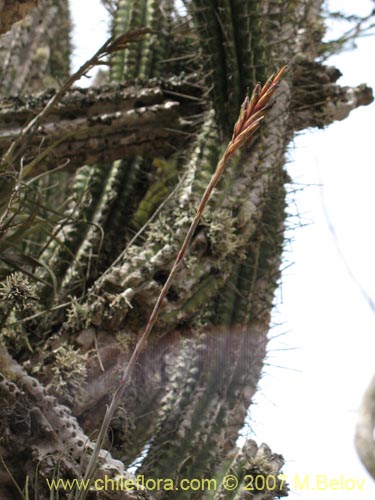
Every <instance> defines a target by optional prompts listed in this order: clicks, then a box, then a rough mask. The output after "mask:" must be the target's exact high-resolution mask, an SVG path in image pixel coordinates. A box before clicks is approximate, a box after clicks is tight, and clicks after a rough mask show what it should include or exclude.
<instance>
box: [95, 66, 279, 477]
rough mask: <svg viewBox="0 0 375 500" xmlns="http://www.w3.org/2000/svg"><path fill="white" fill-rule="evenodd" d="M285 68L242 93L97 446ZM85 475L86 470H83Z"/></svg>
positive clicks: (117, 391) (109, 411)
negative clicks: (217, 194)
mask: <svg viewBox="0 0 375 500" xmlns="http://www.w3.org/2000/svg"><path fill="white" fill-rule="evenodd" d="M285 70H286V66H284V67H283V68H281V69H280V71H279V72H278V73H277V74H276V75H272V76H271V77H270V78H269V79H268V80H267V82H266V83H265V84H264V86H263V87H261V86H260V84H259V83H258V84H257V85H256V86H255V88H254V90H253V93H252V95H251V98H250V99H249V98H248V97H246V99H245V100H244V102H243V104H242V106H241V111H240V115H239V117H238V120H237V122H236V124H235V126H234V130H233V136H232V139H231V140H230V142H229V144H228V146H227V148H226V150H225V152H224V154H223V156H222V157H221V159H220V161H219V163H218V164H217V167H216V170H215V172H214V173H213V175H212V177H211V180H210V182H209V183H208V185H207V187H206V190H205V192H204V193H203V196H202V199H201V201H200V203H199V206H198V208H197V212H196V214H195V216H194V219H193V221H192V223H191V225H190V227H189V230H188V232H187V234H186V236H185V240H184V242H183V243H182V246H181V248H180V250H179V252H178V255H177V257H176V260H175V261H174V264H173V266H172V268H171V270H170V273H169V276H168V278H167V281H166V282H165V283H164V285H163V288H162V289H161V291H160V294H159V296H158V298H157V300H156V303H155V306H154V308H153V310H152V313H151V315H150V317H149V320H148V322H147V325H146V328H145V329H144V331H143V333H142V335H141V336H140V337H139V339H138V342H137V344H136V346H135V348H134V351H133V353H132V355H131V357H130V360H129V362H128V364H127V366H126V368H125V369H124V372H123V375H122V378H121V381H120V384H119V386H118V387H117V389H116V392H115V394H114V396H113V398H112V401H111V404H110V405H109V407H108V409H107V412H106V415H105V417H104V421H103V424H102V427H101V429H100V434H99V437H98V444H99V447H100V444H101V443H100V439H103V440H104V438H105V435H106V433H107V430H108V428H109V425H110V422H111V419H112V417H113V415H114V412H115V411H116V409H117V407H118V404H119V403H120V400H121V397H122V395H123V394H124V391H125V388H126V385H127V383H128V382H129V380H130V378H131V376H132V374H133V371H134V368H135V366H136V363H137V361H138V358H139V356H140V354H141V352H142V350H143V348H144V346H145V344H146V341H147V339H148V336H149V335H150V333H151V330H152V328H153V327H154V325H155V322H156V319H157V317H158V314H159V312H160V308H161V305H162V303H163V300H164V299H165V297H166V295H167V293H168V290H169V287H170V285H171V283H172V281H173V279H174V277H175V275H176V273H177V270H178V268H179V266H180V264H181V262H182V260H183V258H184V256H185V254H186V251H187V249H188V247H189V245H190V242H191V239H192V237H193V235H194V233H195V230H196V229H197V226H198V224H199V221H200V218H201V215H202V212H203V210H204V209H205V208H206V206H207V203H208V201H209V199H210V197H211V194H212V191H213V190H214V188H215V187H216V186H217V184H218V182H219V180H220V178H221V176H222V174H223V172H224V170H225V167H226V165H227V164H228V161H229V159H230V158H231V157H232V156H233V154H234V153H235V152H236V151H237V150H238V149H239V148H240V147H241V146H242V145H243V144H245V143H246V142H247V141H248V140H249V139H250V138H251V137H252V136H253V135H254V133H255V131H256V130H257V129H258V128H259V126H260V123H261V121H262V120H263V118H264V116H265V113H266V111H267V110H268V109H269V107H270V104H269V103H270V100H271V97H272V95H273V94H274V93H275V90H276V88H277V85H278V83H279V81H280V79H281V77H282V75H283V73H284V71H285ZM94 463H95V457H94V456H93V457H92V464H94ZM86 476H87V472H86Z"/></svg>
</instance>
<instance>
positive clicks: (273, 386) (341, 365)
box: [71, 0, 375, 500]
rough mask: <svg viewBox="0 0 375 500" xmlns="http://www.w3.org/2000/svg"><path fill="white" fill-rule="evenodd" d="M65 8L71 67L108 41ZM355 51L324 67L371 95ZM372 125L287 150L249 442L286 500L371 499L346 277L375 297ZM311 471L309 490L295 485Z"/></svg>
mask: <svg viewBox="0 0 375 500" xmlns="http://www.w3.org/2000/svg"><path fill="white" fill-rule="evenodd" d="M354 4H355V8H356V9H358V13H360V14H364V13H366V12H368V11H369V10H371V7H373V2H370V1H369V0H357V1H356V2H350V3H349V6H350V9H351V10H352V8H354ZM331 5H332V7H333V8H334V9H336V8H339V7H341V6H342V5H344V6H345V5H348V3H347V2H342V1H341V2H339V1H338V0H335V1H332V2H331ZM71 7H72V14H73V19H74V23H75V31H74V39H73V42H74V44H75V49H74V61H73V62H74V69H77V67H78V66H79V65H80V64H82V63H83V62H84V61H85V60H86V59H87V58H88V57H89V56H90V55H92V54H93V53H94V52H95V51H96V50H97V48H98V47H99V46H100V45H101V44H102V43H103V42H104V41H105V39H106V36H107V33H106V27H107V18H106V11H105V10H104V9H103V7H102V6H101V4H100V2H99V0H79V1H78V0H71ZM357 45H358V48H357V49H356V50H355V51H350V52H344V53H342V54H340V55H338V56H335V57H332V58H331V59H330V60H329V61H328V62H327V63H329V64H333V65H336V66H337V67H338V68H339V69H340V71H341V72H342V73H343V76H342V77H341V79H340V80H339V82H338V83H340V84H341V85H358V84H360V83H362V82H364V83H367V84H368V85H370V86H372V87H373V88H375V66H374V64H373V62H372V61H373V54H375V37H366V38H361V39H360V40H358V42H357ZM88 83H89V81H88V80H86V81H85V84H86V85H87V84H88ZM374 122H375V105H374V104H372V105H371V106H367V107H363V108H359V109H357V110H355V111H353V112H352V114H351V115H350V117H349V118H347V119H346V120H344V121H342V122H336V123H334V124H332V125H330V126H329V127H328V128H326V129H324V130H309V131H305V132H304V133H302V134H300V135H299V136H298V137H296V138H295V140H294V141H293V143H292V144H290V146H289V149H288V154H287V159H288V165H287V169H288V172H289V174H290V175H291V177H292V179H293V181H292V183H291V184H290V186H289V196H288V201H289V212H290V214H291V215H290V217H289V218H288V222H287V224H288V231H287V243H286V246H285V251H284V263H283V268H284V271H283V273H282V279H281V286H280V289H279V290H278V293H277V297H276V300H275V304H276V306H275V310H274V314H273V324H274V325H275V326H274V327H273V328H272V329H271V332H270V337H271V341H270V344H269V352H268V356H267V359H266V366H265V369H264V376H263V379H262V380H261V383H260V388H259V391H258V393H257V395H256V399H255V404H254V405H252V407H251V409H250V417H249V421H250V429H251V434H250V435H251V437H253V438H255V439H256V440H257V442H258V443H259V444H260V443H261V442H263V441H264V442H266V443H267V444H268V445H269V446H270V447H271V448H272V450H273V451H274V452H277V453H282V454H283V455H284V458H285V460H286V464H285V467H284V469H283V470H284V473H285V475H286V477H287V481H288V482H289V483H290V486H291V489H292V491H291V493H290V498H291V499H293V500H295V499H296V500H297V499H304V500H312V499H314V500H336V499H337V500H338V499H340V500H346V499H354V498H355V499H356V500H357V499H358V500H373V499H374V498H375V483H374V482H373V481H372V480H371V478H370V477H369V476H368V475H367V473H366V471H365V470H364V468H363V467H362V465H361V463H360V461H359V459H358V458H357V455H356V451H355V448H354V444H353V441H354V432H355V425H356V416H357V410H358V407H359V404H360V402H361V398H362V396H363V393H364V391H365V389H366V387H367V384H368V383H369V381H370V379H371V378H372V376H373V375H374V372H375V363H374V353H375V316H374V314H373V313H372V312H371V310H370V308H369V307H368V304H367V303H366V301H365V299H364V297H363V295H362V293H361V290H360V289H359V287H358V285H357V284H356V283H355V282H354V281H353V279H352V278H351V276H350V275H349V273H348V270H347V269H348V268H349V269H350V270H351V272H352V273H353V274H354V275H355V277H356V280H357V281H358V282H359V283H360V284H361V286H362V288H363V289H364V290H365V291H366V293H367V294H368V295H369V296H370V297H372V299H373V300H375V266H374V262H373V256H374V255H375V236H374V223H373V214H374V213H375V196H374V187H375V168H374V167H375V165H374V139H375V137H374ZM330 225H331V226H332V227H333V228H334V232H335V236H334V235H333V234H332V231H331V230H330ZM249 432H250V431H249V430H248V429H247V430H244V433H247V434H249ZM306 476H308V478H309V480H310V483H309V489H306V488H304V487H303V484H301V483H303V480H304V479H305V478H306ZM318 476H320V478H319V479H320V481H321V482H320V483H319V484H317V483H316V480H317V478H318ZM335 479H338V480H340V482H339V483H337V484H335V483H331V484H330V485H328V486H327V482H326V481H332V480H335ZM317 486H320V487H322V489H316V487H317ZM337 486H338V489H337V490H335V489H334V488H335V487H337ZM313 487H314V488H315V489H312V488H313ZM352 488H353V489H352ZM360 488H361V489H360Z"/></svg>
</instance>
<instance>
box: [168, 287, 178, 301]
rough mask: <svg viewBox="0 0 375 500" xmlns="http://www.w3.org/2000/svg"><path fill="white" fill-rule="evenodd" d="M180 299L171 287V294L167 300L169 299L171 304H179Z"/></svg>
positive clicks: (169, 293)
mask: <svg viewBox="0 0 375 500" xmlns="http://www.w3.org/2000/svg"><path fill="white" fill-rule="evenodd" d="M179 298H180V297H179V295H178V293H177V291H176V290H175V289H174V288H173V287H171V288H170V289H169V292H168V293H167V299H168V300H169V301H170V302H177V301H178V299H179Z"/></svg>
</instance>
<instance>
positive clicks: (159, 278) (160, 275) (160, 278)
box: [154, 269, 169, 285]
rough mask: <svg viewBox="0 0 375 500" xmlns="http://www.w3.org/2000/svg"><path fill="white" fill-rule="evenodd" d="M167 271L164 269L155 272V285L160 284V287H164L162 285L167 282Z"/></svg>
mask: <svg viewBox="0 0 375 500" xmlns="http://www.w3.org/2000/svg"><path fill="white" fill-rule="evenodd" d="M168 274H169V272H168V271H165V270H164V269H160V270H159V271H156V273H155V274H154V280H155V281H156V283H160V285H164V283H165V282H166V281H167V278H168Z"/></svg>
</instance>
